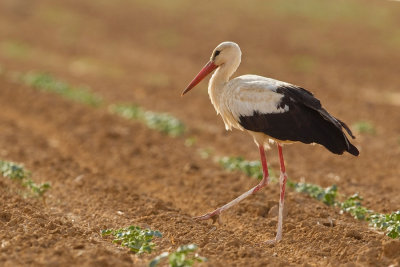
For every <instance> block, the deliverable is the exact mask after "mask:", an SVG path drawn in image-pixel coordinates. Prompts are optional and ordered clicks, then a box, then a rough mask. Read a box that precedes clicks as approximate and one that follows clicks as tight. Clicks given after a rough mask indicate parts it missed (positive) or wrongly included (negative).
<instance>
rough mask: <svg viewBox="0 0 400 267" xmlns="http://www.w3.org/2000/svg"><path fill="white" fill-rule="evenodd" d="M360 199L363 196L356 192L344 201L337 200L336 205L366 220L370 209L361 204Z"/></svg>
mask: <svg viewBox="0 0 400 267" xmlns="http://www.w3.org/2000/svg"><path fill="white" fill-rule="evenodd" d="M362 200H363V198H362V197H361V196H359V195H358V194H357V193H356V194H354V195H352V196H351V197H349V198H347V199H346V200H345V201H344V202H338V203H337V206H339V207H340V209H341V210H342V211H344V212H347V213H350V214H351V215H352V216H353V217H354V218H356V219H358V220H367V219H368V217H369V215H370V214H371V213H372V211H371V210H368V209H367V208H365V207H363V206H362V205H361V201H362Z"/></svg>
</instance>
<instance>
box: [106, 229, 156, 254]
mask: <svg viewBox="0 0 400 267" xmlns="http://www.w3.org/2000/svg"><path fill="white" fill-rule="evenodd" d="M101 234H102V235H103V236H106V235H112V236H114V240H113V243H117V244H120V245H121V246H123V247H127V248H129V249H130V250H131V251H132V252H133V253H135V254H142V253H151V251H152V250H153V248H154V247H155V244H154V243H153V242H152V240H153V238H154V237H162V234H161V233H160V232H159V231H153V230H150V229H141V228H140V227H139V226H129V227H126V228H121V229H117V230H114V229H107V230H102V231H101Z"/></svg>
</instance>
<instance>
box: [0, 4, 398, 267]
mask: <svg viewBox="0 0 400 267" xmlns="http://www.w3.org/2000/svg"><path fill="white" fill-rule="evenodd" d="M306 2H307V3H308V5H305V6H304V7H298V8H294V7H293V5H295V1H292V0H291V1H287V2H285V3H282V2H280V1H269V2H266V3H262V2H261V1H256V0H251V1H248V2H247V3H246V4H245V5H244V4H243V3H242V2H241V1H229V2H228V1H226V2H218V3H213V2H210V3H202V4H199V3H198V2H193V1H181V0H173V1H158V2H156V1H154V2H149V1H141V0H138V1H126V0H117V1H106V0H98V1H86V0H85V1H82V0H73V1H71V0H68V1H67V0H59V1H50V0H41V1H22V0H3V1H0V73H1V75H0V110H1V112H0V160H9V161H15V162H19V163H22V164H24V165H25V167H26V168H28V169H29V170H31V171H32V173H33V177H32V178H33V179H34V180H35V181H37V182H42V181H48V182H50V183H51V185H52V188H51V189H50V190H49V191H48V192H47V194H46V195H47V197H46V201H45V202H44V201H43V200H42V199H38V198H31V197H30V198H25V197H23V195H22V194H20V193H19V187H18V186H17V185H16V184H15V183H14V182H12V181H10V180H8V179H3V178H0V240H1V241H0V265H2V266H18V265H31V266H76V265H81V266H116V265H118V266H146V265H147V264H148V262H149V261H150V260H151V259H152V258H154V257H155V256H157V255H158V254H160V253H161V252H163V251H168V250H173V249H176V248H177V247H178V246H180V245H183V244H189V243H194V244H197V245H198V246H199V248H200V249H199V253H200V254H201V255H202V256H205V257H207V258H208V262H207V263H204V264H203V266H266V265H271V266H288V265H294V266H296V265H301V266H340V265H342V266H389V265H392V266H399V265H400V241H399V240H392V239H390V238H389V237H387V236H385V235H384V234H383V233H382V232H378V231H376V230H374V229H371V228H369V227H368V224H367V223H365V222H361V221H357V220H355V219H353V218H352V217H351V216H350V215H347V214H340V212H339V209H337V208H332V207H328V206H326V205H324V204H323V203H321V202H318V201H316V200H314V199H311V198H310V197H307V196H305V195H302V194H299V193H295V192H292V191H289V192H288V194H287V198H286V202H285V204H286V206H287V216H286V218H285V221H284V236H283V240H282V241H281V242H279V243H278V244H276V245H266V244H265V243H264V241H266V240H268V239H271V238H273V237H274V235H275V230H276V223H277V217H276V213H275V212H274V210H275V211H276V206H277V203H278V198H279V197H278V196H279V190H278V185H276V184H272V185H271V186H269V187H268V188H266V189H264V190H263V191H261V192H260V193H259V194H257V195H255V196H252V197H249V198H248V199H246V200H244V201H243V202H242V203H241V204H240V205H238V206H236V207H234V208H232V209H231V210H228V211H227V212H226V213H224V214H223V216H222V221H223V224H222V225H218V224H217V225H213V224H212V223H211V222H196V221H194V220H192V219H191V218H192V217H193V216H197V215H201V214H203V213H205V212H208V211H211V210H212V209H214V208H216V207H218V206H219V205H222V204H224V203H226V202H228V201H229V200H231V199H233V198H234V197H236V196H237V195H239V194H240V193H242V192H244V191H245V190H246V189H248V188H250V187H252V186H253V185H254V184H256V183H257V181H255V180H254V179H251V178H248V177H246V176H245V175H243V174H241V173H239V172H228V171H226V170H224V169H222V168H221V166H219V165H218V164H217V163H215V162H214V161H213V160H212V159H211V158H208V159H204V158H202V157H201V155H200V154H199V153H198V150H199V149H209V150H210V151H212V152H213V155H217V156H225V155H231V156H238V155H241V156H243V157H245V158H246V159H248V160H256V159H258V150H257V148H256V146H255V145H254V143H253V141H252V140H251V138H250V137H249V136H247V135H246V134H244V133H241V132H238V131H233V132H229V133H228V132H226V131H225V129H224V126H223V122H222V120H221V119H220V118H219V117H217V116H216V115H215V111H214V109H213V107H212V105H211V103H209V99H208V96H207V93H206V82H203V83H202V84H201V85H199V88H196V89H195V90H193V91H192V92H190V94H188V95H187V96H185V97H184V98H181V97H180V93H181V91H182V90H183V89H184V87H185V86H186V85H187V83H188V82H189V81H190V80H191V79H192V78H193V77H194V75H195V74H196V73H197V72H198V71H199V69H200V68H201V67H202V66H203V64H204V63H205V62H206V61H207V59H208V58H209V56H210V53H211V51H212V49H213V48H214V47H215V46H216V45H217V44H218V43H220V42H221V41H225V40H232V41H235V42H237V43H238V44H239V45H240V46H241V48H242V52H243V59H242V65H241V67H240V68H239V70H238V73H237V75H241V74H245V73H254V74H259V75H264V76H268V77H272V78H276V79H280V80H285V81H288V82H291V83H294V84H298V85H301V86H303V87H305V88H307V89H309V90H311V91H312V92H314V93H315V95H316V96H317V97H318V98H319V99H321V101H322V103H323V104H324V106H325V107H326V108H327V109H328V110H329V111H330V112H331V113H332V114H334V115H335V116H337V117H339V118H340V119H342V120H343V121H345V122H347V123H348V124H349V125H353V124H354V123H356V122H359V121H368V122H370V123H371V125H373V126H374V128H375V133H374V134H367V133H357V134H356V135H357V139H356V140H355V141H354V144H355V145H356V146H357V147H358V148H359V149H360V153H361V154H360V156H359V157H358V158H355V157H352V156H351V155H348V154H347V155H343V156H337V155H333V154H330V153H329V152H328V151H326V150H325V149H323V148H322V147H320V146H306V145H302V144H295V145H292V146H287V147H285V148H284V150H285V151H284V152H285V156H286V162H287V172H288V174H289V177H290V178H291V179H292V180H294V181H300V180H301V179H305V181H307V182H310V183H315V184H318V185H321V186H324V187H325V186H330V185H332V184H337V185H338V187H339V191H340V193H341V194H343V195H344V196H348V195H352V194H354V193H356V192H358V193H359V194H360V195H361V196H363V197H364V201H363V204H364V205H365V206H366V207H368V208H370V209H373V210H375V211H377V212H382V213H390V212H393V211H396V210H399V209H400V194H399V192H400V183H399V177H398V175H399V173H400V165H399V159H400V88H399V86H400V85H399V84H400V74H399V73H400V72H399V62H400V30H399V29H400V16H398V14H399V12H400V4H399V3H397V2H390V1H386V2H383V1H353V0H351V1H346V2H344V1H338V2H336V4H334V3H333V2H332V3H329V2H327V3H321V2H320V1H317V0H312V1H311V0H308V1H306ZM32 70H36V71H44V72H48V73H51V74H52V75H53V76H54V77H57V78H59V79H61V80H64V81H67V82H68V83H70V84H74V85H86V86H89V87H90V88H91V90H92V91H93V92H95V93H97V94H99V95H101V96H102V97H103V98H104V100H105V101H107V103H124V102H127V103H136V104H139V105H140V106H142V107H144V108H146V109H148V110H153V111H159V112H168V113H170V114H172V115H174V116H176V117H178V118H179V119H181V120H182V121H183V122H184V123H185V125H186V126H187V128H188V131H187V133H186V134H185V135H184V136H183V137H178V138H172V137H168V136H167V135H164V134H161V133H159V132H157V131H154V130H151V129H149V128H147V127H146V126H145V125H144V124H142V123H140V122H135V121H128V120H126V119H123V118H120V117H118V116H116V115H112V114H110V113H109V112H108V111H107V109H106V108H102V107H101V108H92V107H88V106H85V105H83V104H80V103H76V102H72V101H70V100H67V99H64V98H62V97H60V96H57V95H55V94H50V93H44V92H40V91H38V90H36V89H34V88H32V87H29V86H25V85H21V84H19V83H16V82H13V81H12V79H11V78H10V76H11V74H12V73H13V72H22V73H26V72H28V71H32ZM189 137H195V138H196V143H195V145H194V146H192V147H188V146H186V145H185V139H186V138H189ZM267 157H268V160H269V162H270V164H271V166H272V168H274V169H276V170H278V168H279V162H278V157H277V151H276V149H275V148H273V149H272V150H270V151H268V153H267ZM331 221H332V222H334V223H333V224H331V223H330V222H331ZM129 225H139V226H141V227H149V228H151V229H154V230H159V231H161V232H162V233H163V238H161V239H156V240H155V242H156V244H157V248H156V249H155V251H154V252H153V253H152V254H150V255H147V254H146V255H142V256H140V257H138V256H135V255H134V254H132V253H130V252H129V251H128V250H127V249H126V248H122V247H120V246H118V245H116V244H113V243H112V242H111V239H110V238H103V237H101V235H100V230H102V229H106V228H121V227H126V226H129Z"/></svg>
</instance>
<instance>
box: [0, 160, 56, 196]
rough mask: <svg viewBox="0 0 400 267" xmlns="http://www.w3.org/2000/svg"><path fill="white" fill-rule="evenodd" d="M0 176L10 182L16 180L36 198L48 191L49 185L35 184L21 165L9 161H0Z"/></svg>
mask: <svg viewBox="0 0 400 267" xmlns="http://www.w3.org/2000/svg"><path fill="white" fill-rule="evenodd" d="M0 174H1V175H2V176H4V177H7V178H9V179H11V180H16V181H19V182H20V183H21V185H22V186H24V187H26V188H28V189H29V190H30V191H31V192H32V193H34V194H35V195H37V196H43V195H44V193H46V192H47V190H49V189H50V184H49V183H41V184H36V183H35V182H34V181H33V180H32V179H31V173H30V172H29V171H27V170H25V168H24V167H23V166H22V165H19V164H17V163H14V162H10V161H2V160H0Z"/></svg>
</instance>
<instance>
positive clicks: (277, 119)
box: [239, 86, 359, 156]
mask: <svg viewBox="0 0 400 267" xmlns="http://www.w3.org/2000/svg"><path fill="white" fill-rule="evenodd" d="M276 92H277V93H279V94H282V95H283V97H282V99H281V101H280V103H279V104H278V106H277V108H278V107H280V108H284V107H285V106H287V107H289V110H288V111H284V112H282V113H268V114H262V113H259V112H258V111H255V112H254V113H253V115H251V116H240V118H239V119H240V122H239V123H240V125H242V127H243V128H245V129H247V130H250V131H254V132H263V133H265V134H266V135H268V136H271V137H273V138H275V139H278V140H282V141H299V142H303V143H306V144H310V143H317V144H320V145H323V146H324V147H326V148H327V149H328V150H329V151H331V152H332V153H335V154H343V152H344V151H347V152H349V153H350V154H352V155H354V156H357V155H358V154H359V151H358V149H357V148H356V147H355V146H354V145H353V144H351V143H350V141H349V140H348V139H347V137H346V135H345V133H344V132H343V128H344V129H345V130H346V131H347V133H348V134H349V135H350V136H351V137H353V138H354V136H353V134H352V132H351V131H350V129H349V127H348V126H347V125H346V124H345V123H344V122H342V121H340V120H338V119H336V118H335V117H333V116H332V115H330V114H329V113H328V112H327V111H326V110H325V109H324V108H322V106H321V103H320V101H319V100H318V99H317V98H315V97H314V96H313V94H312V93H311V92H309V91H307V90H305V89H303V88H300V87H295V86H281V87H279V88H277V89H276Z"/></svg>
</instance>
